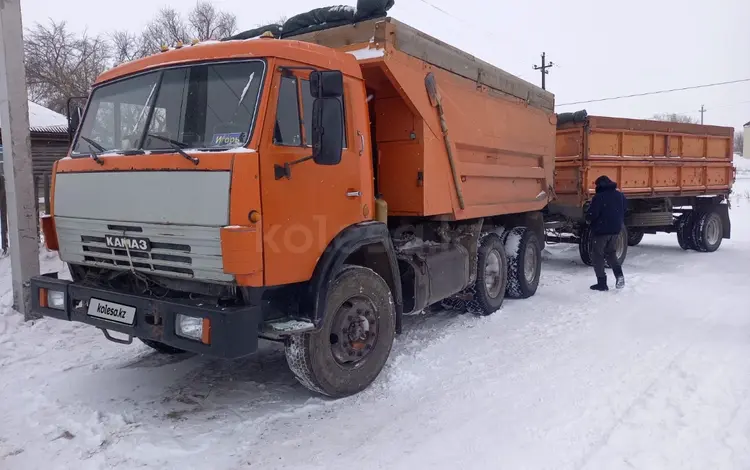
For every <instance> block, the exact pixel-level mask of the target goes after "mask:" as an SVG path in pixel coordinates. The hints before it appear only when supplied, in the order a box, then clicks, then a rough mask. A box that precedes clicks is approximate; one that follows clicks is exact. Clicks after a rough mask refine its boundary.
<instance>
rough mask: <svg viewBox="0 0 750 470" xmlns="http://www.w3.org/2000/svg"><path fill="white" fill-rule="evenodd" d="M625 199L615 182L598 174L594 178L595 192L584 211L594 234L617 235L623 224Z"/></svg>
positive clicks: (625, 206) (625, 207)
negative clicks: (597, 176)
mask: <svg viewBox="0 0 750 470" xmlns="http://www.w3.org/2000/svg"><path fill="white" fill-rule="evenodd" d="M626 209H627V199H626V198H625V195H624V194H622V193H621V192H620V191H618V190H617V183H615V182H614V181H612V180H611V179H609V178H607V177H606V176H600V177H599V178H597V179H596V194H595V195H594V197H593V199H591V204H590V205H589V208H588V210H587V211H586V220H587V221H589V223H590V224H591V232H592V233H593V234H594V235H617V234H618V233H620V230H622V226H623V225H624V224H625V211H626Z"/></svg>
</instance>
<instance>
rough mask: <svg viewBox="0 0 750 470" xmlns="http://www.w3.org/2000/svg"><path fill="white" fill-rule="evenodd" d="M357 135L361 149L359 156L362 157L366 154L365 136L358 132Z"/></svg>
mask: <svg viewBox="0 0 750 470" xmlns="http://www.w3.org/2000/svg"><path fill="white" fill-rule="evenodd" d="M357 135H358V136H359V140H360V144H361V147H359V156H360V157H361V156H362V154H363V153H364V152H365V135H364V134H363V133H361V132H359V131H357Z"/></svg>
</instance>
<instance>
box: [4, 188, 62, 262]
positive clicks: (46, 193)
mask: <svg viewBox="0 0 750 470" xmlns="http://www.w3.org/2000/svg"><path fill="white" fill-rule="evenodd" d="M51 177H52V175H51V173H44V174H35V175H34V196H35V197H34V200H35V201H36V213H37V214H39V215H41V214H49V213H50V189H51ZM9 228H10V227H9V225H8V198H7V196H6V193H5V177H4V176H3V175H0V250H2V253H3V254H6V253H7V252H8V246H9V245H8V229H9ZM39 229H40V227H39V217H37V231H38V230H39Z"/></svg>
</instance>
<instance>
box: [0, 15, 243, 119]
mask: <svg viewBox="0 0 750 470" xmlns="http://www.w3.org/2000/svg"><path fill="white" fill-rule="evenodd" d="M0 1H1V0H0ZM236 29H237V19H236V17H235V16H234V15H233V14H231V13H226V12H221V11H219V10H217V9H216V8H215V7H214V6H213V5H212V4H211V3H210V1H206V0H201V1H199V2H198V3H197V4H196V5H195V7H194V8H193V9H192V10H191V11H190V13H189V14H188V15H187V17H183V16H182V15H180V13H179V12H178V11H177V10H176V9H174V8H163V9H162V10H161V11H159V13H157V15H156V16H155V17H154V18H153V20H151V22H149V23H148V24H147V25H146V27H145V28H144V30H143V31H142V32H140V33H134V32H130V31H116V32H114V33H112V34H111V35H109V36H106V37H105V36H93V37H92V36H89V35H88V34H87V33H86V32H83V33H82V34H74V33H72V32H71V31H69V30H68V28H67V26H66V24H65V22H55V21H51V22H50V24H49V25H41V24H36V25H35V26H33V27H32V28H30V29H28V30H27V31H26V34H25V38H24V39H25V41H24V42H25V44H24V47H25V55H26V75H27V79H28V87H29V96H30V98H31V99H32V100H34V101H35V102H38V103H40V104H42V105H44V106H47V107H49V108H51V109H53V110H55V111H58V112H65V111H66V109H65V108H66V104H67V99H68V97H71V96H86V95H88V92H89V88H90V86H91V84H92V83H94V81H95V80H96V78H97V76H98V75H99V74H100V73H102V72H103V71H104V70H106V69H107V68H109V67H111V66H112V65H117V64H120V63H123V62H127V61H131V60H134V59H138V58H141V57H145V56H147V55H150V54H153V53H156V52H158V51H159V50H160V49H161V47H162V46H172V45H174V44H176V43H178V42H182V43H183V44H185V43H189V42H190V41H191V40H193V39H198V40H201V41H205V40H209V39H222V38H224V37H227V36H230V35H232V34H234V32H235V30H236Z"/></svg>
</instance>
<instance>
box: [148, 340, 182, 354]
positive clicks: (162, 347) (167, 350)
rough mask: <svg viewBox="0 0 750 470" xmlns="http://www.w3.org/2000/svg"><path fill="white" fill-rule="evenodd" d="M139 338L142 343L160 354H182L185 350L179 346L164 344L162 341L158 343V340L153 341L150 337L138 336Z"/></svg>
mask: <svg viewBox="0 0 750 470" xmlns="http://www.w3.org/2000/svg"><path fill="white" fill-rule="evenodd" d="M138 339H140V340H141V342H142V343H143V344H145V345H146V346H148V347H150V348H151V349H153V350H155V351H156V352H159V353H161V354H170V355H171V354H182V353H184V352H185V351H184V350H182V349H179V348H175V347H172V346H169V345H166V344H164V343H160V342H158V341H154V340H152V339H143V338H138Z"/></svg>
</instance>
